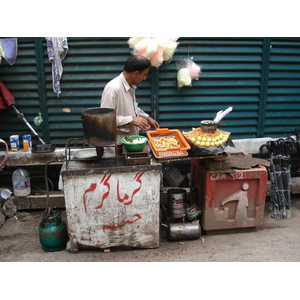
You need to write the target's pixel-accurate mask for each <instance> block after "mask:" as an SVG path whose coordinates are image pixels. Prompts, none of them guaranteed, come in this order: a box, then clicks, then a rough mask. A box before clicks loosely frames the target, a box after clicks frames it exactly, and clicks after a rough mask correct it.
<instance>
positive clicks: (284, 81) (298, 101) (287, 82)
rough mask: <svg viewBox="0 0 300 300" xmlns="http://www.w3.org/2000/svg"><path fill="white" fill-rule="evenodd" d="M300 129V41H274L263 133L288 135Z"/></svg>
mask: <svg viewBox="0 0 300 300" xmlns="http://www.w3.org/2000/svg"><path fill="white" fill-rule="evenodd" d="M299 127H300V40H299V38H294V39H292V38H289V39H288V38H277V39H276V38H272V39H271V51H270V68H269V81H268V90H267V102H266V120H265V131H264V134H265V135H267V136H275V137H277V136H289V135H290V134H291V132H294V129H295V128H299Z"/></svg>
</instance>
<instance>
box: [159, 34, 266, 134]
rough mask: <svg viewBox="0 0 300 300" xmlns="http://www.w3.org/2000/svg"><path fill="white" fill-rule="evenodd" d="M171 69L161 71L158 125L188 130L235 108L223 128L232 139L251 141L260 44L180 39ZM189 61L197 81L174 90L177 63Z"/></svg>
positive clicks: (256, 105)
mask: <svg viewBox="0 0 300 300" xmlns="http://www.w3.org/2000/svg"><path fill="white" fill-rule="evenodd" d="M179 42H180V45H179V46H178V48H177V52H176V53H175V55H174V57H173V60H172V61H173V63H171V64H170V65H164V66H162V67H161V69H160V70H159V79H160V80H159V119H160V124H161V125H162V126H164V127H175V128H179V129H181V130H191V128H192V127H198V126H200V121H201V120H207V119H213V118H214V117H215V115H216V113H217V112H218V111H219V110H221V109H226V108H227V107H229V106H233V112H231V113H230V114H229V115H227V116H226V118H225V119H224V120H223V121H222V123H224V124H226V125H227V127H223V129H224V130H228V131H231V132H232V133H233V136H234V138H240V137H243V138H250V137H255V136H256V133H257V120H258V114H259V101H260V84H261V66H262V54H263V39H261V38H260V39H250V38H249V39H242V38H190V39H188V38H180V40H179ZM188 57H193V60H194V62H195V63H197V64H198V65H200V66H202V73H201V74H200V78H199V80H194V81H193V82H192V86H191V87H182V88H181V89H178V88H177V79H176V75H177V70H176V66H175V62H176V61H179V60H182V59H184V58H188Z"/></svg>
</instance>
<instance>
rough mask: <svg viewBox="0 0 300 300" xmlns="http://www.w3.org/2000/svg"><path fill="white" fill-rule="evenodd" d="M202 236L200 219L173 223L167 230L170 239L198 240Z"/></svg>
mask: <svg viewBox="0 0 300 300" xmlns="http://www.w3.org/2000/svg"><path fill="white" fill-rule="evenodd" d="M200 236H201V226H200V224H199V220H197V221H194V222H192V223H190V222H188V223H171V224H169V230H168V231H167V237H168V240H169V241H178V240H197V239H199V238H200Z"/></svg>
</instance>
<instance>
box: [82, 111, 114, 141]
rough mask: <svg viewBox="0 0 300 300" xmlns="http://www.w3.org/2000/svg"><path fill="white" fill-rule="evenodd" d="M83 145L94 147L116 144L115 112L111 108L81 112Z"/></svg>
mask: <svg viewBox="0 0 300 300" xmlns="http://www.w3.org/2000/svg"><path fill="white" fill-rule="evenodd" d="M81 115H82V116H81V119H82V124H83V134H84V143H85V144H87V145H90V146H94V147H104V146H109V145H112V144H116V139H117V121H116V111H115V110H114V109H112V108H100V107H93V108H88V109H85V110H84V111H82V112H81Z"/></svg>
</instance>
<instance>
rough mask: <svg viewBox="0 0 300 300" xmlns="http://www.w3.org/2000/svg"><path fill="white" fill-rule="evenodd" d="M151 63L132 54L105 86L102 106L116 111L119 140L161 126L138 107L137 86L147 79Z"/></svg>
mask: <svg viewBox="0 0 300 300" xmlns="http://www.w3.org/2000/svg"><path fill="white" fill-rule="evenodd" d="M150 67H151V63H150V61H149V59H147V58H146V57H143V56H139V55H132V56H130V57H129V59H128V60H127V61H126V62H125V65H124V70H123V72H122V73H121V74H120V75H119V76H117V77H116V78H114V79H112V80H111V81H110V82H108V83H107V85H106V86H105V88H104V90H103V93H102V98H101V104H100V107H102V108H112V109H114V110H115V111H116V118H117V142H119V141H120V139H121V138H122V137H124V136H128V135H138V134H139V131H142V130H147V129H149V128H150V127H151V128H152V129H153V130H156V129H158V128H159V124H158V122H157V121H155V120H154V119H152V118H151V117H150V116H149V115H148V114H146V113H145V112H144V111H143V110H141V109H140V108H139V107H138V103H137V102H136V98H135V90H136V86H137V85H138V84H139V83H141V82H142V81H143V80H145V79H146V77H147V74H148V73H149V70H150Z"/></svg>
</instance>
